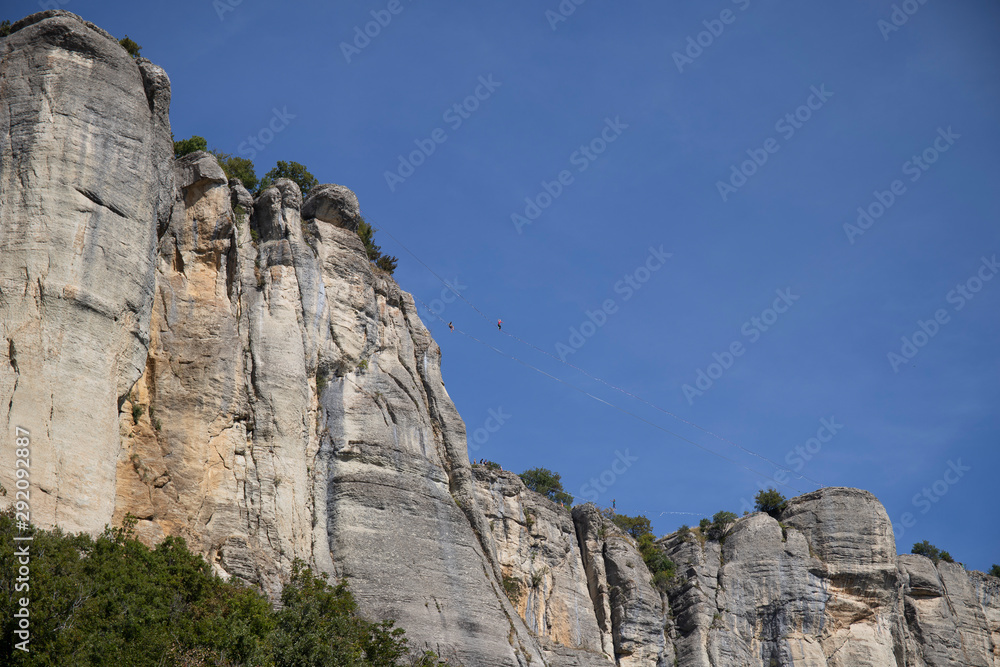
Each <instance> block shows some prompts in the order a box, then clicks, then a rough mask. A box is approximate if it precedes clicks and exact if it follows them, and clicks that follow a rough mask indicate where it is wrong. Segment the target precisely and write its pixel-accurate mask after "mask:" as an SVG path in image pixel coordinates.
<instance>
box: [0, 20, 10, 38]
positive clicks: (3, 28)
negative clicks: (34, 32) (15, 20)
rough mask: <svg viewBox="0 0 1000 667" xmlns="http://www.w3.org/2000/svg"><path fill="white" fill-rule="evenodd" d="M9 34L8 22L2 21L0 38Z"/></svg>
mask: <svg viewBox="0 0 1000 667" xmlns="http://www.w3.org/2000/svg"><path fill="white" fill-rule="evenodd" d="M9 34H10V21H7V20H4V22H3V23H0V37H6V36H7V35H9Z"/></svg>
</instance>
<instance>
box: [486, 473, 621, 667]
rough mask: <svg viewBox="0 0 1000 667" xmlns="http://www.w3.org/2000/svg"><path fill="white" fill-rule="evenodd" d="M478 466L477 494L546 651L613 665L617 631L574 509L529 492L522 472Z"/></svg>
mask: <svg viewBox="0 0 1000 667" xmlns="http://www.w3.org/2000/svg"><path fill="white" fill-rule="evenodd" d="M474 472H475V477H476V491H477V494H476V497H477V500H478V503H479V506H480V507H481V508H482V510H483V512H484V513H485V515H486V519H487V520H488V521H489V525H490V531H491V534H492V537H493V539H494V541H495V543H496V549H497V557H498V559H499V562H500V568H501V570H502V572H503V582H504V586H505V589H506V592H507V595H508V596H509V597H510V599H511V600H512V602H514V606H515V608H516V609H517V613H518V615H519V616H520V617H521V618H522V619H523V620H524V622H525V624H526V625H527V626H528V629H529V630H530V631H531V632H532V633H533V634H534V635H536V636H537V637H538V638H539V639H541V640H542V642H543V643H542V646H543V649H546V650H547V651H552V650H556V648H555V647H557V646H558V647H561V648H563V649H573V650H572V651H568V650H567V651H564V659H569V658H570V657H571V656H572V659H575V660H576V661H577V662H578V664H586V665H589V664H595V665H607V664H610V663H611V662H612V660H611V657H610V656H612V655H613V649H612V644H611V641H610V638H611V635H610V632H608V633H602V632H601V631H600V629H599V627H598V624H597V617H596V616H595V614H594V610H593V609H594V608H593V602H592V600H591V597H590V591H589V589H588V586H587V573H586V572H585V571H584V566H583V558H582V556H581V553H580V544H579V542H578V541H577V536H576V527H575V525H574V523H573V517H572V515H571V514H570V512H569V510H567V509H565V508H564V507H562V506H560V505H557V504H556V503H554V502H552V501H551V500H548V499H547V498H543V497H542V496H540V495H538V494H536V493H531V492H529V491H528V490H527V489H526V488H525V486H524V483H523V482H522V481H521V478H520V477H518V476H517V475H515V474H514V473H511V472H504V471H500V470H491V469H488V468H486V467H483V466H474ZM640 564H641V563H640ZM605 643H606V646H605ZM546 657H547V658H549V659H555V658H553V657H552V656H546ZM559 664H561V663H559Z"/></svg>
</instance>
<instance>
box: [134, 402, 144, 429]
mask: <svg viewBox="0 0 1000 667" xmlns="http://www.w3.org/2000/svg"><path fill="white" fill-rule="evenodd" d="M144 412H146V408H144V407H143V406H141V405H139V404H138V403H133V404H132V422H133V423H135V424H138V423H139V418H140V417H142V415H143V413H144Z"/></svg>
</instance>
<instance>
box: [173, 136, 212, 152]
mask: <svg viewBox="0 0 1000 667" xmlns="http://www.w3.org/2000/svg"><path fill="white" fill-rule="evenodd" d="M207 150H208V142H207V141H205V137H199V136H198V135H197V134H196V135H194V136H193V137H191V138H190V139H181V140H180V141H175V142H174V157H184V156H185V155H187V154H188V153H194V152H195V151H207Z"/></svg>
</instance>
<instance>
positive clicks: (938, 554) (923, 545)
mask: <svg viewBox="0 0 1000 667" xmlns="http://www.w3.org/2000/svg"><path fill="white" fill-rule="evenodd" d="M910 553H912V554H917V555H918V556H927V557H928V558H930V559H931V560H932V561H934V564H935V565H937V564H938V562H939V561H944V562H946V563H954V562H955V561H954V560H953V559H952V557H951V554H950V553H948V552H947V551H941V550H940V549H938V548H937V547H936V546H934V545H933V544H931V543H930V542H928V541H927V540H924V541H923V542H917V543H916V544H914V545H913V549H911V550H910Z"/></svg>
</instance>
